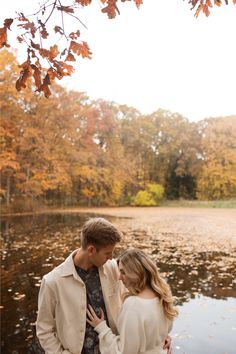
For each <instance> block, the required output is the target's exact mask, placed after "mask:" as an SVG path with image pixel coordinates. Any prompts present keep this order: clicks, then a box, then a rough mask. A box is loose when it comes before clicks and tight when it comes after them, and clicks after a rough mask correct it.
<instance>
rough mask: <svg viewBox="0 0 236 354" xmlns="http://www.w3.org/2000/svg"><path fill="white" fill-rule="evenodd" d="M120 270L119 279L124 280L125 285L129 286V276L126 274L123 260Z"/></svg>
mask: <svg viewBox="0 0 236 354" xmlns="http://www.w3.org/2000/svg"><path fill="white" fill-rule="evenodd" d="M119 271H120V276H119V279H120V280H121V281H122V282H123V284H124V285H125V287H126V288H128V284H127V276H126V274H125V270H124V267H123V264H122V263H121V262H119Z"/></svg>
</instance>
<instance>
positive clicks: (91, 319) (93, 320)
mask: <svg viewBox="0 0 236 354" xmlns="http://www.w3.org/2000/svg"><path fill="white" fill-rule="evenodd" d="M87 315H88V317H87V322H88V323H89V324H90V325H91V326H92V327H96V326H97V325H98V324H99V323H101V322H102V321H104V312H103V311H102V309H101V318H99V317H98V316H97V315H96V312H95V311H94V309H93V308H92V306H91V305H88V308H87Z"/></svg>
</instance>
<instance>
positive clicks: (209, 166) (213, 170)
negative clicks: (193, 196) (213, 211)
mask: <svg viewBox="0 0 236 354" xmlns="http://www.w3.org/2000/svg"><path fill="white" fill-rule="evenodd" d="M235 119H236V117H235V116H231V117H224V118H211V119H206V120H204V121H201V122H200V123H199V130H200V132H201V149H202V168H201V170H200V171H199V176H198V180H197V187H198V194H197V195H198V198H199V199H203V200H216V199H228V198H232V197H235V196H236V153H235V151H236V124H235Z"/></svg>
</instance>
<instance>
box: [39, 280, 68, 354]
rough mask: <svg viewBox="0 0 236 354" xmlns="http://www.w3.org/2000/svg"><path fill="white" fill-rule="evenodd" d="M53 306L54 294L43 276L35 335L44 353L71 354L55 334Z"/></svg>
mask: <svg viewBox="0 0 236 354" xmlns="http://www.w3.org/2000/svg"><path fill="white" fill-rule="evenodd" d="M55 308H56V297H55V294H54V292H53V290H52V289H51V288H50V286H49V285H48V283H47V282H46V280H45V279H44V278H43V279H42V283H41V287H40V291H39V297H38V315H37V321H36V333H37V337H38V339H39V342H40V344H41V346H42V348H43V349H44V350H45V354H71V352H70V351H68V350H65V349H64V348H63V347H62V345H61V343H60V341H59V339H58V337H57V335H56V321H55Z"/></svg>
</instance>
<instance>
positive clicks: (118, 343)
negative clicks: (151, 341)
mask: <svg viewBox="0 0 236 354" xmlns="http://www.w3.org/2000/svg"><path fill="white" fill-rule="evenodd" d="M119 328H120V333H119V335H118V336H116V335H115V334H113V333H112V331H111V329H110V328H109V327H108V326H107V324H106V322H105V321H103V322H101V323H100V324H99V325H98V326H96V327H95V330H96V331H97V332H98V334H99V348H100V351H101V354H111V353H112V354H137V353H138V352H139V351H140V347H141V342H142V341H143V340H145V339H144V338H143V336H142V331H141V330H140V328H141V323H140V319H138V318H137V314H136V312H135V311H132V310H127V311H124V309H123V310H122V312H121V314H120V317H119Z"/></svg>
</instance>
